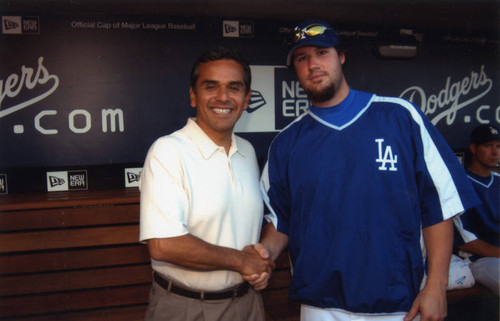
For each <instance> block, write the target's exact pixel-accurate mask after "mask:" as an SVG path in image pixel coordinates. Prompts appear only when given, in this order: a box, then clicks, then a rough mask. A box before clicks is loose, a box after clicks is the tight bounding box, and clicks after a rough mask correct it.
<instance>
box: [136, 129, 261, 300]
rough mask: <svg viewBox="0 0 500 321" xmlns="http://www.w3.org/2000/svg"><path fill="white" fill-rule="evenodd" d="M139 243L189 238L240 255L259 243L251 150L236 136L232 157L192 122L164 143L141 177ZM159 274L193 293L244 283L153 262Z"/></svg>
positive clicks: (236, 277) (230, 275)
mask: <svg viewBox="0 0 500 321" xmlns="http://www.w3.org/2000/svg"><path fill="white" fill-rule="evenodd" d="M140 189H141V215H140V219H141V222H140V241H141V242H145V241H146V240H148V239H152V238H168V237H176V236H182V235H185V234H187V233H190V234H192V235H194V236H197V237H199V238H201V239H203V240H205V241H206V242H208V243H212V244H215V245H220V246H225V247H230V248H235V249H238V250H241V249H242V248H243V247H245V246H246V245H249V244H254V243H256V242H257V241H258V239H259V235H260V228H261V225H262V218H263V202H262V196H261V193H260V190H259V167H258V164H257V159H256V156H255V151H254V149H253V147H252V145H251V144H250V143H249V142H248V141H246V140H244V139H242V138H240V137H237V136H235V135H234V134H233V136H232V143H231V149H230V152H229V156H228V155H227V154H226V152H225V150H224V148H223V147H221V146H217V145H216V144H215V143H214V142H213V141H212V140H211V139H210V138H209V137H208V136H207V135H206V134H205V133H204V132H203V131H202V130H201V128H200V127H199V126H198V125H197V124H196V122H195V121H194V119H189V120H188V122H187V124H186V126H185V127H184V128H182V129H180V130H178V131H176V132H174V133H172V134H171V135H167V136H164V137H161V138H159V139H158V140H157V141H156V142H155V143H154V144H153V145H152V146H151V148H150V150H149V152H148V155H147V157H146V161H145V163H144V168H143V170H142V174H141V184H140ZM151 264H152V267H153V269H154V270H155V271H157V272H158V273H160V274H161V275H164V276H166V277H168V278H170V279H172V280H174V281H176V282H177V283H180V284H183V285H185V286H188V287H189V288H192V289H198V290H205V291H217V290H221V289H225V288H228V287H231V286H233V285H236V284H238V283H241V282H242V278H241V276H240V274H239V273H237V272H233V271H224V270H221V271H197V270H193V269H189V268H184V267H180V266H177V265H174V264H171V263H168V262H163V261H156V260H152V263H151Z"/></svg>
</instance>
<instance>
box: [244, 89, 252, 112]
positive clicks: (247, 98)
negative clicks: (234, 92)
mask: <svg viewBox="0 0 500 321" xmlns="http://www.w3.org/2000/svg"><path fill="white" fill-rule="evenodd" d="M251 97H252V89H251V88H250V90H249V91H248V94H247V96H246V97H245V105H244V106H243V109H247V108H248V105H249V104H250V98H251Z"/></svg>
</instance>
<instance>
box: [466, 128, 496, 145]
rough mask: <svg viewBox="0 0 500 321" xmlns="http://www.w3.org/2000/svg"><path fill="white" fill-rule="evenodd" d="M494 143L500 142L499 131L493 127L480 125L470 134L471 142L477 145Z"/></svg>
mask: <svg viewBox="0 0 500 321" xmlns="http://www.w3.org/2000/svg"><path fill="white" fill-rule="evenodd" d="M493 141H500V134H499V133H498V129H497V128H496V127H494V126H491V125H480V126H478V127H476V128H474V130H473V131H472V133H471V134H470V142H471V143H472V144H476V145H482V144H486V143H489V142H493Z"/></svg>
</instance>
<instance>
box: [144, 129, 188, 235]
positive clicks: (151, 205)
mask: <svg viewBox="0 0 500 321" xmlns="http://www.w3.org/2000/svg"><path fill="white" fill-rule="evenodd" d="M183 170H184V169H183V166H182V161H181V158H180V153H179V151H178V149H177V148H176V146H175V144H173V143H172V142H170V141H169V140H168V139H160V140H158V141H156V142H155V143H154V144H153V146H152V147H151V148H150V150H149V152H148V155H147V156H146V160H145V162H144V167H143V170H142V173H141V182H140V190H141V202H140V212H141V213H140V237H139V239H140V241H141V242H144V241H146V240H148V239H151V238H165V237H175V236H181V235H185V234H187V233H188V230H187V228H186V225H187V218H186V217H187V212H188V204H189V202H188V196H187V193H186V191H185V188H184V186H183V180H182V177H183V174H182V173H183Z"/></svg>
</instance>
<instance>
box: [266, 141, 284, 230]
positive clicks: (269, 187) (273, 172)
mask: <svg viewBox="0 0 500 321" xmlns="http://www.w3.org/2000/svg"><path fill="white" fill-rule="evenodd" d="M276 153H277V150H276V145H274V144H271V148H270V149H269V157H268V161H267V163H266V165H265V166H264V169H263V171H262V176H261V181H260V185H261V191H262V196H263V199H264V203H265V205H266V207H267V212H268V213H269V214H267V215H266V219H267V221H270V222H272V223H273V224H274V227H275V228H276V229H277V230H278V231H280V232H281V233H284V234H287V235H288V231H289V215H290V207H289V204H290V203H289V199H290V196H289V195H290V193H289V191H288V189H287V186H288V184H287V179H286V166H285V164H283V163H282V164H281V165H280V166H278V164H277V163H276V162H277V159H278V157H276V156H277V155H276Z"/></svg>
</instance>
